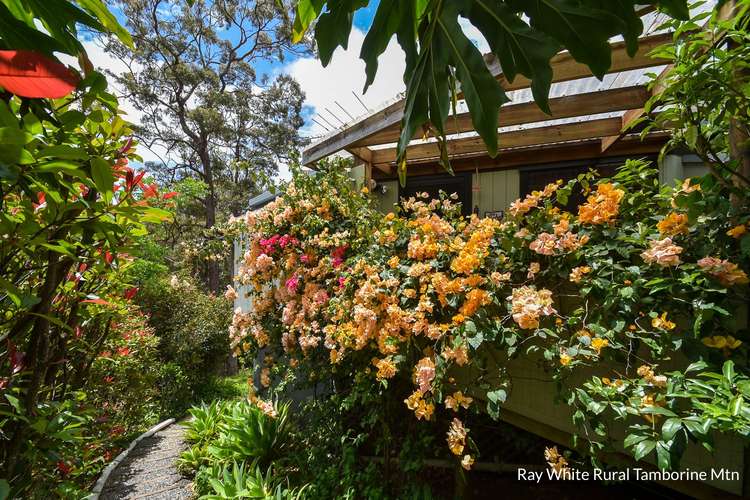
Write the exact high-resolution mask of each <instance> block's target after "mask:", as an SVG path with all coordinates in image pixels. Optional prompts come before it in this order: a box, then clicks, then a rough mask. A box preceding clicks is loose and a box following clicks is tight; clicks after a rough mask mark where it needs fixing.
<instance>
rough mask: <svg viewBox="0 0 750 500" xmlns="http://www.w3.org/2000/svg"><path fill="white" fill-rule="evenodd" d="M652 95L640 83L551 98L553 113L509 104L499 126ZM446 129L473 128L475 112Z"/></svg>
mask: <svg viewBox="0 0 750 500" xmlns="http://www.w3.org/2000/svg"><path fill="white" fill-rule="evenodd" d="M650 95H651V94H650V93H649V91H648V89H647V88H646V87H645V86H643V85H636V86H633V87H622V88H616V89H609V90H601V91H594V92H586V93H583V94H574V95H569V96H563V97H556V98H554V99H550V101H549V106H550V111H551V114H550V115H548V114H547V113H545V112H544V111H542V110H541V109H539V106H538V105H537V104H536V103H535V102H533V101H531V102H524V103H520V104H507V105H505V106H503V107H502V109H501V110H500V117H499V120H498V126H499V127H509V126H512V125H523V124H527V123H534V122H540V121H546V120H555V119H559V118H572V117H574V116H584V115H595V114H598V113H607V112H610V111H623V110H626V109H630V108H633V107H636V106H642V105H643V104H645V102H646V100H647V99H648V98H649V96H650ZM445 129H446V134H447V135H452V134H458V133H462V132H471V131H473V130H474V124H473V123H472V121H471V114H470V113H460V114H458V115H456V116H452V117H450V118H449V119H448V121H447V122H446V124H445ZM400 133H401V130H400V125H399V124H396V125H392V126H390V127H388V128H386V129H384V130H381V131H380V132H377V133H375V134H373V135H372V136H370V137H368V138H366V139H363V140H361V141H357V142H356V143H355V144H354V145H355V146H358V147H359V146H370V145H375V144H390V143H395V142H398V137H399V135H400ZM417 137H418V135H417V136H415V138H417Z"/></svg>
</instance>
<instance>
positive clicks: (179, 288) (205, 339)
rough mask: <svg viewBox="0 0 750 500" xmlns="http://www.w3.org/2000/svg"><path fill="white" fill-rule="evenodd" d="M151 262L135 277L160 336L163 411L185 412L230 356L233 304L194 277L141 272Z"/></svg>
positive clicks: (141, 300)
mask: <svg viewBox="0 0 750 500" xmlns="http://www.w3.org/2000/svg"><path fill="white" fill-rule="evenodd" d="M150 267H151V266H142V267H141V268H140V269H137V270H136V271H135V272H134V273H133V277H132V278H131V279H132V280H133V281H134V282H136V283H140V284H141V289H140V292H139V294H138V297H137V300H138V303H139V304H140V305H141V307H142V308H143V309H144V310H146V311H148V312H149V323H150V324H151V326H152V327H153V328H154V331H155V335H156V336H157V338H158V339H159V359H160V362H161V363H164V368H163V369H162V373H161V375H160V377H159V382H158V384H159V387H160V390H161V392H162V394H163V399H162V412H163V415H164V416H180V415H182V414H184V412H185V411H186V410H187V409H188V408H189V407H190V406H191V405H192V404H194V403H195V402H196V401H199V400H200V398H201V397H205V396H206V395H207V394H206V393H207V391H208V390H210V388H211V385H212V384H214V378H215V376H216V375H217V374H218V373H219V372H220V371H221V369H222V368H223V365H224V363H225V362H226V361H227V359H228V356H229V340H228V335H227V328H228V325H229V321H230V318H231V305H230V304H229V303H228V302H227V300H226V299H224V298H223V297H216V296H213V295H210V294H206V293H204V292H202V291H201V290H200V289H199V288H198V287H197V286H196V285H195V283H193V281H192V280H190V279H187V278H184V279H179V278H177V277H172V278H170V277H168V275H166V274H161V275H157V276H153V275H149V274H143V275H142V274H141V273H145V271H146V270H147V269H150ZM208 395H209V396H211V395H210V394H208Z"/></svg>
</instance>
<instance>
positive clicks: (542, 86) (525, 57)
mask: <svg viewBox="0 0 750 500" xmlns="http://www.w3.org/2000/svg"><path fill="white" fill-rule="evenodd" d="M466 4H467V5H466V7H467V9H466V10H465V11H463V12H462V14H463V15H464V16H466V17H467V18H468V19H469V21H471V23H472V24H473V25H474V26H476V27H477V28H478V29H479V31H481V32H482V33H483V34H484V35H485V37H486V39H487V43H488V44H489V46H490V48H491V49H492V52H493V53H494V54H495V55H496V56H497V58H498V60H499V61H500V67H501V68H502V70H503V75H504V76H505V78H507V79H508V81H510V82H512V81H513V80H514V79H515V77H516V75H517V74H519V73H520V74H522V75H524V76H525V77H527V78H528V79H530V80H531V90H532V93H533V95H534V99H535V100H536V102H537V103H538V104H539V107H541V108H542V109H543V110H544V111H546V112H549V104H548V96H549V89H550V85H551V83H552V67H551V65H550V59H551V58H552V56H554V55H555V54H557V52H558V51H559V50H560V44H559V43H558V42H556V41H555V40H554V39H552V38H551V37H549V36H547V35H546V34H544V33H543V32H541V31H538V30H535V29H533V28H531V27H530V26H529V25H528V24H526V23H525V22H523V20H522V19H521V18H520V17H519V16H518V14H517V13H516V12H513V10H511V9H510V8H509V7H508V6H507V5H505V4H503V3H502V2H495V1H492V0H476V1H474V2H466Z"/></svg>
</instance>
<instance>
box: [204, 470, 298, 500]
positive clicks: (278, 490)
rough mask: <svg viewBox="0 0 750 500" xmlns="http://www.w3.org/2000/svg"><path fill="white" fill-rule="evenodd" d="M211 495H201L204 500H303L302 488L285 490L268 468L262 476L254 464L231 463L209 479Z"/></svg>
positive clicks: (279, 480) (280, 481)
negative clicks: (253, 499)
mask: <svg viewBox="0 0 750 500" xmlns="http://www.w3.org/2000/svg"><path fill="white" fill-rule="evenodd" d="M209 482H210V484H211V488H212V489H213V493H212V494H207V495H203V496H201V497H200V498H201V499H204V500H221V499H232V498H258V499H263V500H266V499H267V500H274V499H277V500H282V499H283V500H298V499H301V498H304V488H302V489H299V490H297V489H292V490H290V489H287V488H285V487H284V485H283V484H282V482H283V481H282V480H281V479H280V478H278V477H275V476H274V475H273V474H272V470H271V469H270V468H269V469H268V470H267V471H266V474H265V475H263V473H262V472H261V469H260V467H258V466H257V464H256V463H252V464H251V465H249V466H248V465H247V464H246V463H240V464H238V463H237V462H233V463H232V465H231V467H227V468H225V469H223V470H222V471H221V475H220V476H219V477H217V478H211V479H209Z"/></svg>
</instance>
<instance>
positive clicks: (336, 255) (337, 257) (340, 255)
mask: <svg viewBox="0 0 750 500" xmlns="http://www.w3.org/2000/svg"><path fill="white" fill-rule="evenodd" d="M347 248H349V245H343V246H340V247H336V248H334V249H333V252H331V258H332V259H333V267H339V266H340V265H341V264H343V263H344V254H345V253H346V250H347Z"/></svg>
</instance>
